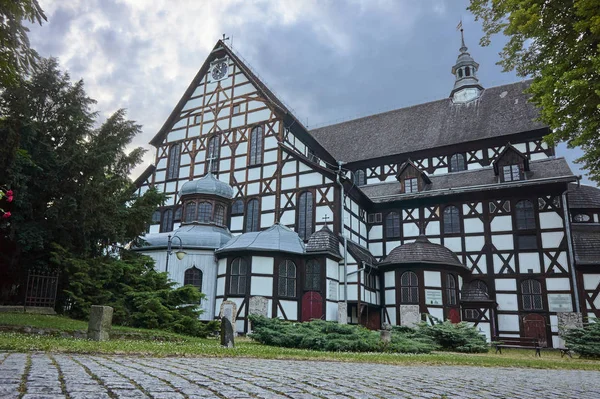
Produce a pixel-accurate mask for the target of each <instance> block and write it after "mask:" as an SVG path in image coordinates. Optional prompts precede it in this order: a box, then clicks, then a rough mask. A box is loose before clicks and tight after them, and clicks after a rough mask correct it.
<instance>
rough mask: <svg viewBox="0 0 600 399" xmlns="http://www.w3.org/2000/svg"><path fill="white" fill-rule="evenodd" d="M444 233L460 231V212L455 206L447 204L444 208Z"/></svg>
mask: <svg viewBox="0 0 600 399" xmlns="http://www.w3.org/2000/svg"><path fill="white" fill-rule="evenodd" d="M444 233H445V234H454V233H460V214H459V210H458V208H457V207H455V206H447V207H446V208H445V209H444Z"/></svg>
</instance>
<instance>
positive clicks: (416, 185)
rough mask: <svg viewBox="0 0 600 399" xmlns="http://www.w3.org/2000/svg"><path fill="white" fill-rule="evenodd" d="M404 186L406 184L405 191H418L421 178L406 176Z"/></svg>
mask: <svg viewBox="0 0 600 399" xmlns="http://www.w3.org/2000/svg"><path fill="white" fill-rule="evenodd" d="M409 183H410V184H409ZM413 183H414V184H413ZM403 186H404V192H405V193H406V194H410V193H418V192H419V178H418V177H406V178H405V179H404V184H403ZM408 187H410V190H408V189H407V188H408Z"/></svg>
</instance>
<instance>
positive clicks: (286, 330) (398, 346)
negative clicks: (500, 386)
mask: <svg viewBox="0 0 600 399" xmlns="http://www.w3.org/2000/svg"><path fill="white" fill-rule="evenodd" d="M250 321H251V322H252V334H251V338H252V339H254V340H256V341H258V342H260V343H262V344H265V345H271V346H279V347H284V348H299V349H312V350H317V351H332V352H401V353H429V352H431V351H432V350H434V349H435V345H434V344H433V342H432V341H431V340H429V339H427V338H423V337H416V336H414V335H411V334H406V333H396V334H392V342H391V343H384V342H382V341H381V339H380V338H379V333H378V332H376V331H371V330H368V329H366V328H365V327H362V326H355V325H347V324H346V325H343V324H338V323H336V322H331V321H323V320H313V321H310V322H305V323H292V322H287V321H283V320H280V319H268V318H266V317H262V316H257V315H251V316H250Z"/></svg>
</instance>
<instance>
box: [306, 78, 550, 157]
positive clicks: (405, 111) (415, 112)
mask: <svg viewBox="0 0 600 399" xmlns="http://www.w3.org/2000/svg"><path fill="white" fill-rule="evenodd" d="M529 84H530V82H529V81H527V82H518V83H512V84H508V85H503V86H497V87H491V88H489V89H485V90H484V91H483V93H482V94H481V96H480V97H479V98H478V99H477V100H473V101H471V102H468V103H464V104H454V103H453V102H452V100H451V99H450V98H444V99H442V100H438V101H433V102H429V103H425V104H419V105H414V106H411V107H407V108H401V109H397V110H394V111H390V112H385V113H382V114H376V115H372V116H367V117H365V118H360V119H355V120H351V121H348V122H343V123H339V124H335V125H330V126H325V127H321V128H318V129H314V130H311V131H310V133H311V134H312V135H313V136H314V137H315V138H316V139H317V140H318V141H319V143H321V144H322V145H323V147H325V149H327V150H328V151H329V152H330V153H331V154H332V155H333V156H334V157H335V158H336V159H338V160H341V161H345V162H357V161H362V160H367V159H373V158H380V157H386V156H391V155H400V154H407V153H411V152H415V151H420V150H426V149H430V148H435V147H443V146H450V145H454V144H459V143H466V142H471V141H477V140H483V139H490V138H495V137H500V136H507V135H511V134H516V133H521V132H527V131H534V130H538V129H546V128H547V127H546V126H545V125H544V124H542V123H540V122H537V121H536V120H535V119H536V118H537V117H538V116H539V113H538V110H537V109H536V108H535V107H534V106H533V104H531V103H529V102H528V101H527V100H528V96H527V95H526V94H525V93H523V90H525V89H526V88H527V87H529Z"/></svg>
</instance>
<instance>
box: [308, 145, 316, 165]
mask: <svg viewBox="0 0 600 399" xmlns="http://www.w3.org/2000/svg"><path fill="white" fill-rule="evenodd" d="M306 157H307V158H308V160H309V161H312V162H316V163H318V162H319V157H317V156H316V155H315V152H314V151H313V150H312V149H310V148H308V147H306Z"/></svg>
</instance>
